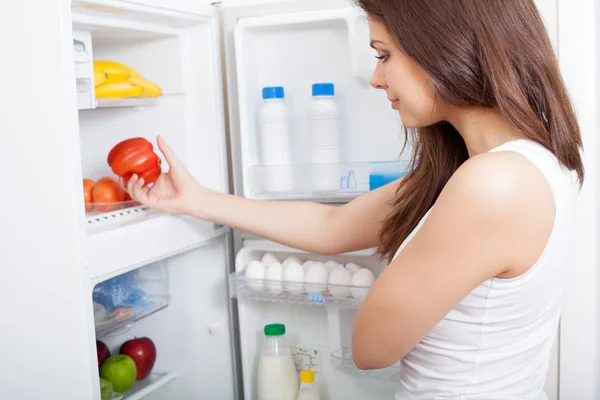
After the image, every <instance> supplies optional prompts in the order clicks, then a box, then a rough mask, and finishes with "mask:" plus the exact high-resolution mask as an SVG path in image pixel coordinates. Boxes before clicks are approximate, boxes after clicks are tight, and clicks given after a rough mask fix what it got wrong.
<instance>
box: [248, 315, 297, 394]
mask: <svg viewBox="0 0 600 400" xmlns="http://www.w3.org/2000/svg"><path fill="white" fill-rule="evenodd" d="M264 333H265V339H264V343H263V347H262V351H261V354H260V361H259V364H258V374H257V388H258V400H297V397H298V385H299V383H298V372H297V371H296V365H295V364H294V358H293V357H292V351H291V349H290V347H289V345H288V344H287V341H286V339H285V325H283V324H271V325H266V326H265V328H264Z"/></svg>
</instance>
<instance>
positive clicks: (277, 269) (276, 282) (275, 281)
mask: <svg viewBox="0 0 600 400" xmlns="http://www.w3.org/2000/svg"><path fill="white" fill-rule="evenodd" d="M282 278H283V265H281V264H279V263H275V264H271V265H269V266H268V267H267V270H266V271H265V280H266V282H265V286H266V287H267V289H268V290H269V292H271V293H273V294H279V293H281V292H282V291H283V285H282V284H281V279H282Z"/></svg>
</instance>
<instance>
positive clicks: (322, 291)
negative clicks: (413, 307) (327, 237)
mask: <svg viewBox="0 0 600 400" xmlns="http://www.w3.org/2000/svg"><path fill="white" fill-rule="evenodd" d="M229 283H230V293H231V297H234V298H237V299H239V300H254V301H267V302H274V303H282V304H290V305H307V306H324V307H335V308H346V309H358V308H359V307H360V305H361V304H362V302H363V299H364V298H365V297H366V295H367V294H368V293H369V289H370V288H369V287H366V286H344V285H331V284H318V283H305V282H285V281H274V280H267V279H249V278H246V277H245V276H244V272H243V271H242V272H236V273H232V274H231V275H230V277H229Z"/></svg>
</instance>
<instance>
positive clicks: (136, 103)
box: [96, 97, 160, 108]
mask: <svg viewBox="0 0 600 400" xmlns="http://www.w3.org/2000/svg"><path fill="white" fill-rule="evenodd" d="M159 103H160V98H148V97H129V98H124V99H96V108H122V107H156V106H158V105H159Z"/></svg>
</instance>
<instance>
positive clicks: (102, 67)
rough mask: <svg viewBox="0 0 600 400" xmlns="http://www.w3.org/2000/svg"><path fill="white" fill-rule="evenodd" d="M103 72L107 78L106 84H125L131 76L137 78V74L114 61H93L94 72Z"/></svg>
mask: <svg viewBox="0 0 600 400" xmlns="http://www.w3.org/2000/svg"><path fill="white" fill-rule="evenodd" d="M96 71H98V72H101V71H103V72H105V73H106V75H107V76H108V82H113V83H116V82H125V81H127V79H129V78H130V77H132V76H139V74H138V73H137V72H136V71H134V70H133V69H131V68H129V67H128V66H126V65H124V64H121V63H118V62H116V61H104V60H97V61H94V72H96Z"/></svg>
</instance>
